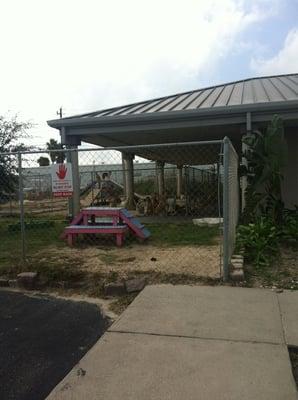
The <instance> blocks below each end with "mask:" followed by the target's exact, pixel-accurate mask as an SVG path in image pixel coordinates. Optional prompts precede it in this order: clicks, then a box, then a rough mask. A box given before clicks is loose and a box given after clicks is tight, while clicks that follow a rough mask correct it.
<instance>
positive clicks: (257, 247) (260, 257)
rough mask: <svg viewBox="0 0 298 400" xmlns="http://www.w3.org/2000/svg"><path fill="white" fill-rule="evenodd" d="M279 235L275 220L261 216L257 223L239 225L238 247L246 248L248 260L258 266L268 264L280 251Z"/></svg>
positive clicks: (240, 248)
mask: <svg viewBox="0 0 298 400" xmlns="http://www.w3.org/2000/svg"><path fill="white" fill-rule="evenodd" d="M279 236H280V233H279V231H278V229H277V227H276V226H275V225H274V223H273V221H272V220H271V219H270V218H265V217H261V218H260V219H259V220H258V221H256V222H255V223H250V224H248V225H240V226H239V228H238V234H237V249H238V251H239V250H244V252H245V257H246V259H247V261H249V262H252V263H253V264H254V265H255V266H256V267H258V268H259V267H264V266H268V265H270V263H271V261H272V259H273V257H274V256H276V254H277V253H278V251H279Z"/></svg>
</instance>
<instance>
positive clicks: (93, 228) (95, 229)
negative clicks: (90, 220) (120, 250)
mask: <svg viewBox="0 0 298 400" xmlns="http://www.w3.org/2000/svg"><path fill="white" fill-rule="evenodd" d="M127 231H128V228H127V225H70V226H68V227H66V228H65V233H66V235H67V243H68V245H69V246H72V245H73V243H74V239H75V238H76V237H77V236H78V235H79V234H96V233H100V234H113V235H115V236H116V244H117V246H122V244H123V239H124V235H125V233H126V232H127Z"/></svg>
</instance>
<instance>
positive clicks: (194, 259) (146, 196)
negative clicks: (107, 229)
mask: <svg viewBox="0 0 298 400" xmlns="http://www.w3.org/2000/svg"><path fill="white" fill-rule="evenodd" d="M41 158H50V160H49V161H50V165H49V166H47V165H44V166H39V165H38V163H40V160H41ZM38 160H39V161H38ZM66 161H67V162H70V163H71V164H72V175H73V189H74V193H73V195H72V196H71V197H70V198H63V197H54V195H53V192H52V182H51V168H53V167H52V165H51V162H53V163H54V164H55V163H57V162H64V163H65V162H66ZM3 162H4V164H6V165H9V166H10V167H9V169H8V170H6V171H2V170H0V172H1V174H0V221H1V227H0V240H1V242H0V243H1V244H0V246H1V247H2V249H1V253H2V263H4V264H6V265H7V266H8V267H9V265H11V264H14V263H16V262H19V263H23V264H24V263H28V262H30V263H31V264H32V263H34V262H35V263H38V262H40V260H49V262H50V263H51V262H53V263H54V262H56V261H57V258H58V256H61V258H62V259H63V257H69V258H70V259H72V256H73V254H77V253H80V255H82V257H83V258H82V263H83V264H84V267H85V268H86V269H90V270H105V271H108V270H109V271H114V270H117V271H119V270H121V269H122V268H123V270H125V273H128V272H129V271H139V272H142V271H149V270H152V271H155V272H158V273H165V274H171V273H174V274H186V275H187V274H190V275H195V276H198V277H200V276H203V277H206V276H207V277H210V278H219V277H222V276H223V278H224V279H228V275H229V262H230V258H231V255H232V252H233V247H234V243H235V229H236V225H237V219H238V205H239V201H238V178H237V166H238V158H237V154H236V152H235V150H234V149H233V146H232V145H231V143H230V141H229V140H228V139H225V140H224V141H208V142H192V143H175V144H161V145H146V146H129V147H119V148H105V149H101V148H95V149H85V148H81V149H64V150H55V151H48V150H39V151H31V152H29V151H28V152H23V153H15V154H12V153H9V154H0V165H1V164H3ZM89 207H97V208H98V207H111V208H115V207H116V208H121V207H123V208H128V209H131V211H130V212H131V214H132V216H133V217H136V218H138V219H139V220H140V223H141V224H142V225H144V226H145V227H146V228H147V229H148V230H149V231H150V233H151V236H150V238H149V240H148V241H146V242H148V243H147V244H145V243H138V241H137V238H136V237H135V236H134V235H133V234H131V232H130V234H129V235H128V234H126V236H125V237H126V238H125V244H124V246H122V247H121V248H117V247H116V246H115V243H114V239H115V238H114V237H113V235H93V234H87V235H76V236H78V238H77V240H76V245H75V247H74V248H72V249H70V248H68V247H67V244H66V243H65V240H63V232H64V229H65V227H66V226H68V225H69V223H70V220H71V218H73V217H75V216H76V215H77V214H78V213H79V211H80V210H82V209H86V208H89ZM222 216H223V218H222ZM100 221H101V222H100V223H101V225H109V224H110V223H111V219H109V218H108V216H106V217H105V218H103V219H102V218H101V220H100ZM85 222H86V223H87V224H88V225H96V224H98V223H99V222H98V216H96V215H93V216H92V215H91V216H89V217H88V218H87V219H86V220H85ZM126 233H129V232H126ZM132 233H133V232H132ZM64 239H65V238H64ZM55 260H56V261H55ZM123 260H124V261H123ZM125 260H130V261H125ZM124 264H125V265H124ZM222 266H223V268H222ZM0 274H1V271H0Z"/></svg>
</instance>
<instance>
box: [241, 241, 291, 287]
mask: <svg viewBox="0 0 298 400" xmlns="http://www.w3.org/2000/svg"><path fill="white" fill-rule="evenodd" d="M245 276H246V279H247V284H248V286H250V287H265V288H268V287H270V288H271V287H277V288H282V289H290V290H298V249H293V248H289V247H284V248H282V250H281V253H280V256H279V257H277V258H276V261H275V262H274V263H273V265H270V266H269V267H262V268H256V267H254V266H252V265H246V267H245Z"/></svg>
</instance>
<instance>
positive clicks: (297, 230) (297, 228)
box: [281, 206, 298, 249]
mask: <svg viewBox="0 0 298 400" xmlns="http://www.w3.org/2000/svg"><path fill="white" fill-rule="evenodd" d="M281 240H282V242H283V243H284V244H287V245H289V246H293V247H294V248H296V249H297V247H298V207H297V206H296V209H295V210H285V211H284V214H283V225H282V227H281Z"/></svg>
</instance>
